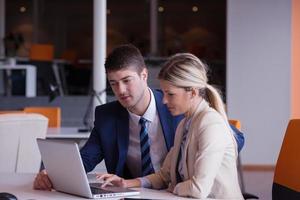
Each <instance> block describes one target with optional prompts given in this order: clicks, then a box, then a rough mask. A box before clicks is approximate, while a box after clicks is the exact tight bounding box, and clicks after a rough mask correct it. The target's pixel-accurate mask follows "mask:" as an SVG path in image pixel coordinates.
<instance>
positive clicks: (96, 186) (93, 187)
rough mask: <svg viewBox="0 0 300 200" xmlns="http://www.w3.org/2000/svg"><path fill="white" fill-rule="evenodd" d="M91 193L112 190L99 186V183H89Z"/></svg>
mask: <svg viewBox="0 0 300 200" xmlns="http://www.w3.org/2000/svg"><path fill="white" fill-rule="evenodd" d="M90 188H91V192H92V194H101V193H113V192H112V191H109V190H105V189H102V188H101V183H90Z"/></svg>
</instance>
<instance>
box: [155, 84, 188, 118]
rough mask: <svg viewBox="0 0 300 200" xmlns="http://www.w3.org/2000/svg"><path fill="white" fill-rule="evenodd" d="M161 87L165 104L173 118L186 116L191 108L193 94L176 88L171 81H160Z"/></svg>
mask: <svg viewBox="0 0 300 200" xmlns="http://www.w3.org/2000/svg"><path fill="white" fill-rule="evenodd" d="M159 82H160V87H161V89H162V91H163V93H164V98H163V103H164V104H166V105H167V107H168V109H169V111H170V112H171V114H172V115H173V116H176V115H180V114H186V113H187V112H188V111H189V109H190V107H191V95H192V94H191V92H190V91H186V90H185V89H184V88H180V87H176V86H174V85H172V84H171V83H170V82H169V81H164V80H160V81H159Z"/></svg>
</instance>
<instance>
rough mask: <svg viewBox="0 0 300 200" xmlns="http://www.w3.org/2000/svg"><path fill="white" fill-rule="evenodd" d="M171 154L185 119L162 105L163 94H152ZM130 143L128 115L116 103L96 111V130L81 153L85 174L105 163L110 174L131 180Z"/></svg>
mask: <svg viewBox="0 0 300 200" xmlns="http://www.w3.org/2000/svg"><path fill="white" fill-rule="evenodd" d="M152 91H153V94H154V97H155V101H156V108H157V112H158V115H159V119H160V123H161V126H162V131H163V134H164V138H165V142H166V146H167V149H168V151H169V150H170V148H171V147H172V146H173V142H174V135H175V130H176V127H177V125H178V123H179V122H180V120H181V119H182V118H183V116H177V117H173V116H172V115H171V114H170V112H169V111H168V108H167V107H166V106H165V105H163V104H162V98H163V94H162V92H161V91H159V90H152ZM128 143H129V113H128V111H127V110H126V109H125V108H124V107H123V106H122V105H121V104H120V103H119V102H118V101H114V102H111V103H107V104H104V105H101V106H97V107H96V111H95V122H94V128H93V130H92V133H91V135H90V138H89V139H88V141H87V143H86V144H85V145H84V147H83V148H82V149H81V151H80V154H81V157H82V161H83V165H84V167H85V170H86V172H89V171H91V170H93V169H94V167H95V166H96V165H97V164H98V163H99V162H101V161H102V159H104V161H105V165H106V168H107V171H108V173H113V174H117V175H118V176H121V177H124V178H133V177H131V175H130V173H129V171H128V170H127V167H126V158H127V151H128Z"/></svg>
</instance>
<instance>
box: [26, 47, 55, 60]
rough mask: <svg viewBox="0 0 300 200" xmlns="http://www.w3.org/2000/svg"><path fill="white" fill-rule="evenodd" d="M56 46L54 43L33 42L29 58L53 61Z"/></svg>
mask: <svg viewBox="0 0 300 200" xmlns="http://www.w3.org/2000/svg"><path fill="white" fill-rule="evenodd" d="M53 54H54V47H53V45H52V44H32V45H31V47H30V52H29V58H30V60H35V61H52V60H53Z"/></svg>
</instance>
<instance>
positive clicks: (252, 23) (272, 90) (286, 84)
mask: <svg viewBox="0 0 300 200" xmlns="http://www.w3.org/2000/svg"><path fill="white" fill-rule="evenodd" d="M227 4H228V5H227V105H228V114H229V118H237V119H240V120H241V121H242V129H243V131H244V132H245V133H246V135H245V136H246V144H245V147H244V149H243V151H242V161H243V164H254V165H261V164H262V165H270V164H271V165H274V164H275V163H276V160H277V156H278V153H279V150H280V147H281V142H282V139H283V136H284V132H285V129H286V126H287V123H288V120H289V117H290V113H291V112H290V107H291V94H290V79H291V44H290V43H291V42H290V41H291V1H290V0H284V1H282V0H228V1H227Z"/></svg>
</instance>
